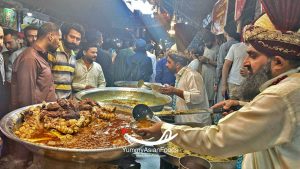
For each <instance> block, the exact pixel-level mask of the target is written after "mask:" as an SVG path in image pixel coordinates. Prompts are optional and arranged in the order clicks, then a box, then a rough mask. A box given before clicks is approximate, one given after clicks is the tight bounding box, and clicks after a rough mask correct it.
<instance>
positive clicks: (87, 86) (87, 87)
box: [85, 85, 95, 89]
mask: <svg viewBox="0 0 300 169" xmlns="http://www.w3.org/2000/svg"><path fill="white" fill-rule="evenodd" d="M93 88H95V87H94V86H91V85H86V86H85V89H93Z"/></svg>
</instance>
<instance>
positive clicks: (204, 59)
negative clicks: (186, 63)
mask: <svg viewBox="0 0 300 169" xmlns="http://www.w3.org/2000/svg"><path fill="white" fill-rule="evenodd" d="M199 61H200V62H201V63H207V62H208V58H207V57H205V56H201V57H200V59H199Z"/></svg>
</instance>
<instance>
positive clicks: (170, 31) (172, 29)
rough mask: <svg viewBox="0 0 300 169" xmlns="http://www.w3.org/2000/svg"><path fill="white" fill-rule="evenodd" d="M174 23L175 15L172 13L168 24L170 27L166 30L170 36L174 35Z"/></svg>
mask: <svg viewBox="0 0 300 169" xmlns="http://www.w3.org/2000/svg"><path fill="white" fill-rule="evenodd" d="M175 24H176V15H175V14H174V15H173V18H172V20H171V24H170V26H171V29H170V30H169V31H168V33H169V35H170V36H174V35H175V33H176V32H175V28H174V27H175Z"/></svg>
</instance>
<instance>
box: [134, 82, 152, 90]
mask: <svg viewBox="0 0 300 169" xmlns="http://www.w3.org/2000/svg"><path fill="white" fill-rule="evenodd" d="M142 86H146V87H148V88H150V89H151V88H152V87H151V86H149V85H146V84H145V82H144V80H139V81H138V83H137V87H138V88H141V87H142Z"/></svg>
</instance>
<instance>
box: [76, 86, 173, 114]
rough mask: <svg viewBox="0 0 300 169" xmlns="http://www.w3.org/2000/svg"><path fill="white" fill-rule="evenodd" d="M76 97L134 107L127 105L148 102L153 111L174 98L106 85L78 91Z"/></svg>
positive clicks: (147, 91) (158, 109)
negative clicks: (116, 101) (132, 102)
mask: <svg viewBox="0 0 300 169" xmlns="http://www.w3.org/2000/svg"><path fill="white" fill-rule="evenodd" d="M75 97H76V98H77V99H78V100H82V99H85V98H91V99H93V100H95V101H97V102H102V103H109V104H113V105H121V106H128V107H131V108H133V107H134V106H135V105H136V104H134V105H130V104H128V105H126V104H125V103H126V102H127V101H128V102H129V101H136V102H137V104H146V105H147V106H149V107H150V108H151V110H152V111H161V110H162V109H163V107H164V105H167V104H170V103H171V101H172V98H171V97H170V96H167V95H163V94H160V93H158V92H155V91H152V90H146V89H140V88H127V87H106V88H101V89H99V88H97V89H89V90H83V91H81V92H78V93H77V94H76V95H75ZM114 100H120V101H124V102H125V103H123V104H122V103H113V101H114Z"/></svg>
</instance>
